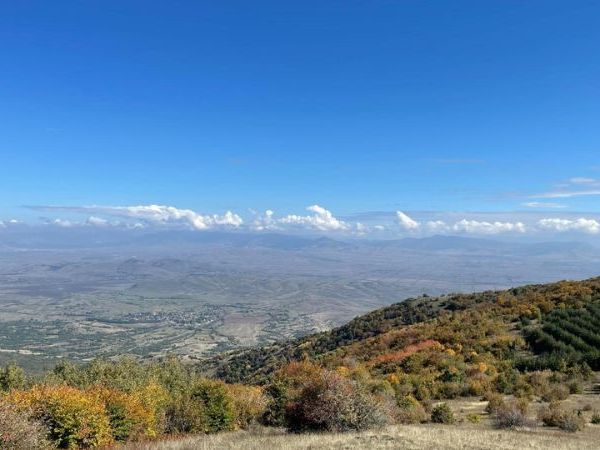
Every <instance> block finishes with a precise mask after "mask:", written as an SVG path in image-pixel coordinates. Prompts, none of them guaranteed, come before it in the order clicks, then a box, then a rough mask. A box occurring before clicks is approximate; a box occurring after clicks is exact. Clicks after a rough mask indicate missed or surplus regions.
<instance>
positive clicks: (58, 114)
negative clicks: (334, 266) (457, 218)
mask: <svg viewBox="0 0 600 450" xmlns="http://www.w3.org/2000/svg"><path fill="white" fill-rule="evenodd" d="M599 21H600V4H598V2H592V1H572V2H565V1H550V0H544V1H527V2H523V1H485V2H482V1H457V2H450V1H427V2H425V1H421V0H419V1H417V0H415V1H409V0H407V1H391V0H386V1H383V0H382V1H377V0H376V1H348V0H346V1H303V2H296V1H286V2H281V1H278V2H275V1H274V2H267V1H256V2H247V1H239V2H236V1H230V2H223V1H202V2H192V1H168V2H167V1H162V2H158V1H125V0H120V1H56V2H47V1H22V2H3V4H2V5H1V6H0V54H1V60H0V99H1V101H0V157H1V158H0V220H5V221H6V220H8V219H10V218H16V219H24V220H32V219H36V218H37V217H38V216H40V214H42V213H40V209H43V208H37V209H35V210H31V209H28V208H24V207H23V205H38V206H45V205H53V206H67V207H71V208H78V207H82V206H90V205H100V206H104V207H128V206H135V205H153V204H154V205H168V206H173V207H175V208H178V209H190V210H193V211H194V212H196V213H198V214H204V215H213V214H217V215H223V214H225V212H226V211H228V210H231V211H234V212H235V213H236V214H239V215H240V216H241V217H244V219H245V220H246V221H248V220H249V219H247V218H246V217H247V216H248V215H250V216H252V215H253V214H254V213H253V212H252V211H261V212H262V211H265V210H273V211H275V212H276V213H277V214H280V215H281V217H286V216H289V215H296V216H298V215H303V214H307V213H306V211H305V208H306V207H307V206H310V205H321V206H322V207H325V208H327V210H330V211H334V212H335V213H336V214H338V215H340V216H343V217H347V216H352V215H356V214H359V213H367V212H373V211H383V212H387V213H389V214H391V215H392V216H393V217H397V216H395V214H396V213H395V211H398V210H400V211H408V212H413V215H414V214H416V213H414V212H418V211H432V212H436V214H438V213H442V212H456V211H462V212H465V213H469V214H470V213H474V212H482V213H485V214H488V215H490V216H489V217H492V216H493V215H494V214H496V215H497V217H500V215H501V213H502V217H503V218H502V219H499V218H497V217H494V218H489V220H503V221H507V222H508V221H511V219H510V218H506V215H505V214H504V213H505V212H507V211H509V212H510V211H517V212H518V213H515V214H517V215H516V216H515V218H514V219H513V220H512V222H516V221H518V220H520V219H519V217H521V216H518V215H519V214H521V215H523V214H525V211H529V210H535V211H540V210H542V211H548V214H546V215H545V216H544V217H546V216H547V217H566V216H569V217H570V218H571V219H572V220H575V219H577V218H586V219H588V218H590V217H592V215H593V214H595V215H597V213H600V181H598V180H600V133H599V130H600V127H599V123H598V122H599V118H600V82H599V81H598V80H600V58H598V52H599V51H600V27H598V26H597V25H598V22H599ZM583 194H586V195H583ZM519 211H520V212H519ZM87 212H90V213H98V214H105V215H106V216H113V215H114V213H115V210H107V209H104V210H102V211H86V212H85V214H87ZM312 212H314V211H312ZM43 214H44V215H45V216H48V215H51V216H52V217H53V218H54V217H55V216H57V217H58V216H60V215H61V214H62V215H69V217H71V215H72V214H80V215H81V214H84V213H82V212H81V211H75V210H68V209H63V210H57V209H54V210H48V209H46V210H45V211H44V212H43ZM261 214H262V213H261ZM536 214H537V213H536ZM586 214H587V215H586ZM117 216H119V217H122V216H123V214H117ZM517 216H518V217H517ZM411 217H412V216H411ZM542 218H543V217H542ZM429 219H431V220H433V219H434V218H433V217H431V218H427V219H425V218H423V219H422V220H429ZM571 219H570V220H571ZM536 220H537V216H536ZM400 222H401V221H400Z"/></svg>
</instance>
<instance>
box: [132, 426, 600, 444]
mask: <svg viewBox="0 0 600 450" xmlns="http://www.w3.org/2000/svg"><path fill="white" fill-rule="evenodd" d="M355 448H356V449H407V450H408V449H414V450H417V449H418V450H421V449H448V450H459V449H460V450H463V449H473V450H475V449H506V450H508V449H511V450H512V449H573V450H584V449H598V448H600V426H596V425H588V426H587V428H586V430H585V431H582V432H580V433H566V432H563V431H557V430H549V429H543V428H538V429H536V430H535V431H525V430H524V431H498V430H492V429H489V428H483V427H481V426H477V425H457V426H453V425H431V424H426V425H407V426H392V427H388V428H384V429H382V430H377V431H369V432H363V433H344V434H297V435H294V434H288V433H285V432H283V431H276V430H269V431H265V430H257V431H255V432H241V431H236V432H231V433H222V434H216V435H206V436H198V437H186V438H182V439H180V440H169V441H163V442H154V443H150V444H135V445H131V446H128V447H126V449H127V450H191V449H199V450H209V449H210V450H212V449H215V450H216V449H219V450H220V449H231V450H233V449H235V450H238V449H239V450H242V449H243V450H269V449H285V450H296V449H315V450H316V449H355Z"/></svg>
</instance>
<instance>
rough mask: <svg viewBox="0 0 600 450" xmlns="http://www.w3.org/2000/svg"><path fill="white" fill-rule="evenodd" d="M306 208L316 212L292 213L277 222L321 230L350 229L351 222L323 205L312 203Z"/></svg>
mask: <svg viewBox="0 0 600 450" xmlns="http://www.w3.org/2000/svg"><path fill="white" fill-rule="evenodd" d="M306 209H307V211H310V212H313V213H314V214H313V215H307V216H298V215H296V214H290V215H287V216H285V217H282V218H281V219H278V220H277V223H279V224H284V225H292V226H304V227H308V228H313V229H316V230H319V231H348V230H349V229H350V225H349V224H347V223H346V222H344V221H343V220H339V219H337V218H336V217H334V215H333V214H332V213H331V211H329V210H327V209H325V208H323V207H322V206H319V205H312V206H309V207H308V208H306Z"/></svg>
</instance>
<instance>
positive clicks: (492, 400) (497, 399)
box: [485, 393, 506, 414]
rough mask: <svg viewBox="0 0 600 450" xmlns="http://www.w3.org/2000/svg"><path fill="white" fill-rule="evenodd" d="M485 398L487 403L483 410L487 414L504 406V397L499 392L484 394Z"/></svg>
mask: <svg viewBox="0 0 600 450" xmlns="http://www.w3.org/2000/svg"><path fill="white" fill-rule="evenodd" d="M485 400H487V402H488V404H487V405H486V407H485V412H487V413H488V414H493V413H495V412H496V411H497V410H499V409H502V408H505V407H506V402H505V401H504V397H503V396H502V395H501V394H496V393H489V394H487V395H486V396H485Z"/></svg>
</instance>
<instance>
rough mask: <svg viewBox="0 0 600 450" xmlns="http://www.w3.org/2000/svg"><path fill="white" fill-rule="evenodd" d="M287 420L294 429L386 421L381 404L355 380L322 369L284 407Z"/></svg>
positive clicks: (355, 427)
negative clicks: (315, 377)
mask: <svg viewBox="0 0 600 450" xmlns="http://www.w3.org/2000/svg"><path fill="white" fill-rule="evenodd" d="M286 422H287V425H288V428H289V429H290V430H291V431H294V432H301V431H309V430H316V431H319V430H322V431H349V430H366V429H369V428H374V427H378V426H382V425H385V424H386V423H388V422H389V418H388V416H387V414H386V413H385V410H384V408H383V407H382V405H380V404H378V403H377V402H376V401H375V399H374V398H373V397H372V396H371V395H369V394H368V393H367V392H366V390H365V389H364V388H363V387H361V386H360V385H359V384H357V383H356V382H354V381H352V380H349V379H346V378H344V377H341V376H340V375H339V374H337V373H335V372H330V371H322V372H321V373H320V375H319V376H318V377H317V379H315V380H312V381H310V382H309V383H308V384H307V385H306V386H305V387H304V389H302V391H301V392H300V394H299V395H298V396H297V397H296V398H295V399H294V400H293V401H292V402H291V403H289V404H288V405H287V407H286Z"/></svg>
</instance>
